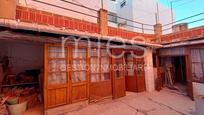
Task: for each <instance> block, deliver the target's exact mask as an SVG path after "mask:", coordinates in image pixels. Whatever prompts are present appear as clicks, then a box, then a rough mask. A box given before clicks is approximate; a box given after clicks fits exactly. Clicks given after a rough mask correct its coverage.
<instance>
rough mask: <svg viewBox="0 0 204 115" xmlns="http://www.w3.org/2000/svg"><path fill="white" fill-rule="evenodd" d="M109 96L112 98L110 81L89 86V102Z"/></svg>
mask: <svg viewBox="0 0 204 115" xmlns="http://www.w3.org/2000/svg"><path fill="white" fill-rule="evenodd" d="M109 96H112V85H111V81H103V82H96V83H91V84H90V99H91V100H98V99H101V98H104V97H109Z"/></svg>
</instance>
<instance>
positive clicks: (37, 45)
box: [0, 0, 204, 112]
mask: <svg viewBox="0 0 204 115" xmlns="http://www.w3.org/2000/svg"><path fill="white" fill-rule="evenodd" d="M78 2H79V1H78ZM98 2H99V1H98ZM65 3H66V4H68V3H69V1H65V0H58V1H52V2H50V1H49V2H48V1H46V0H27V1H24V0H19V1H16V0H10V1H1V3H0V4H1V5H0V17H1V19H0V26H1V28H0V30H1V31H0V41H1V42H0V44H1V45H0V57H5V58H6V59H7V60H9V64H6V65H7V69H8V70H9V71H8V72H4V73H3V75H2V76H1V79H2V81H1V89H2V91H3V93H5V94H6V91H7V90H4V89H6V88H7V87H8V86H9V87H13V86H16V85H21V86H22V87H24V85H25V83H23V84H22V83H19V82H18V81H16V83H15V84H12V82H8V84H4V83H7V82H3V79H7V78H8V77H7V76H8V75H17V74H18V73H21V72H22V71H29V70H33V69H35V70H36V69H37V70H39V71H40V73H39V75H38V77H39V80H37V81H38V82H37V83H35V82H31V83H30V82H28V84H29V85H36V84H37V85H38V86H37V88H38V92H39V94H40V95H41V97H42V100H43V101H42V103H43V104H44V108H45V112H47V111H48V110H49V109H52V108H56V107H58V106H63V105H72V104H75V103H78V102H89V103H91V102H97V101H99V100H102V99H106V98H112V99H117V98H120V97H123V96H125V95H126V91H132V92H136V93H137V92H143V91H148V92H151V91H154V90H155V88H156V89H157V88H159V87H160V85H158V84H160V83H162V82H163V80H162V78H164V76H163V77H162V74H159V73H162V72H156V74H155V73H154V72H155V71H154V69H158V68H161V67H165V65H166V63H167V62H166V59H165V58H162V57H163V56H165V54H163V53H167V51H166V50H173V48H172V47H178V46H175V44H174V43H175V41H174V40H175V39H176V38H177V39H178V40H177V42H178V43H180V42H181V44H179V47H180V45H184V43H183V41H182V40H184V41H185V40H189V39H190V40H192V39H193V38H194V37H195V36H198V35H199V37H197V39H195V41H197V40H198V39H199V40H200V39H201V40H202V38H203V36H204V34H203V33H204V31H203V30H204V29H203V27H201V28H198V29H189V30H186V31H181V32H177V33H171V34H167V35H162V33H161V31H162V27H161V24H156V25H154V24H155V23H152V28H153V29H154V33H153V34H152V33H143V32H135V31H130V30H127V29H125V28H118V27H113V26H112V25H109V24H110V23H109V21H108V15H109V13H108V11H107V10H106V8H108V6H106V4H107V3H108V2H107V3H106V2H103V3H101V4H102V5H99V3H97V2H95V0H94V2H93V1H92V2H91V3H90V0H89V1H88V0H87V1H83V2H82V0H81V2H80V3H76V2H71V3H69V4H70V7H69V6H67V5H65ZM124 4H126V3H124ZM124 4H123V5H124ZM128 4H129V3H128ZM89 5H91V6H89ZM121 5H122V4H121ZM123 5H122V6H123ZM71 6H73V7H74V6H75V7H74V8H73V7H71ZM88 6H89V7H88ZM78 7H80V8H82V9H78ZM123 7H125V6H123ZM5 9H7V10H6V12H5ZM83 9H86V10H83ZM113 9H114V8H113ZM70 12H72V13H73V14H72V13H70ZM92 12H94V13H92ZM95 13H96V14H95ZM82 15H83V16H82ZM126 17H127V16H126ZM140 38H143V40H141V39H140ZM184 38H185V39H184ZM186 38H188V39H186ZM157 39H159V40H158V41H157ZM196 43H197V42H196ZM197 44H198V43H197ZM199 44H201V42H199ZM187 45H189V44H186V45H185V46H182V47H185V48H188V47H187ZM199 48H200V49H202V48H203V47H202V44H201V45H200V47H199ZM175 51H178V50H175ZM175 51H172V52H173V53H176V52H175ZM179 51H180V50H179ZM198 52H202V51H200V50H199V51H197V50H196V51H194V50H193V52H190V50H185V51H184V50H182V48H181V52H180V53H179V54H180V55H181V54H182V53H183V55H184V58H183V59H185V60H183V61H182V62H183V63H184V62H185V64H186V65H187V64H190V66H185V67H186V68H185V67H181V68H182V69H183V68H184V69H185V70H186V72H187V73H186V75H187V78H186V82H187V85H186V87H187V88H188V95H189V96H191V97H193V95H192V92H193V91H194V92H199V91H200V92H199V93H194V96H196V95H201V94H203V92H202V90H200V89H202V87H203V86H202V83H200V82H199V83H200V84H199V85H197V84H198V81H195V80H193V79H192V78H193V76H192V75H196V76H197V75H199V76H198V77H199V81H202V79H201V77H202V75H203V73H202V74H201V70H199V71H195V69H193V67H194V66H195V65H193V64H194V63H197V61H195V62H194V61H191V58H192V54H193V53H196V55H198V54H199V55H200V54H202V53H198ZM185 53H186V54H185ZM167 55H169V56H171V55H170V54H167ZM185 56H186V57H185ZM154 57H155V59H154ZM172 60H173V59H172ZM175 60H176V59H175ZM181 60H182V59H181ZM190 62H192V63H190ZM1 63H2V62H1ZM199 63H200V65H202V63H203V60H202V61H201V59H200V60H199ZM1 65H3V64H1ZM154 67H155V68H154ZM158 70H159V69H158ZM192 70H194V71H193V72H192ZM157 73H158V74H157ZM178 73H179V72H178ZM184 73H185V72H183V73H182V76H184ZM195 78H197V77H195ZM14 79H15V77H14ZM14 81H15V80H14ZM28 84H27V83H26V86H27V85H28ZM195 84H196V85H195ZM5 87H6V88H5ZM7 89H8V88H7ZM197 89H198V90H197Z"/></svg>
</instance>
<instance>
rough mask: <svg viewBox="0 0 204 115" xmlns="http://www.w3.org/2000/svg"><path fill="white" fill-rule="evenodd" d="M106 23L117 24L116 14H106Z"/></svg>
mask: <svg viewBox="0 0 204 115" xmlns="http://www.w3.org/2000/svg"><path fill="white" fill-rule="evenodd" d="M108 21H110V22H113V23H116V24H117V14H116V13H113V12H109V13H108Z"/></svg>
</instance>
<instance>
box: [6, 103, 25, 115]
mask: <svg viewBox="0 0 204 115" xmlns="http://www.w3.org/2000/svg"><path fill="white" fill-rule="evenodd" d="M7 107H8V111H9V115H22V114H23V113H24V112H25V111H26V109H27V101H25V102H23V103H20V104H15V105H7Z"/></svg>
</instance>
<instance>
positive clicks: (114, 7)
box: [107, 0, 118, 27]
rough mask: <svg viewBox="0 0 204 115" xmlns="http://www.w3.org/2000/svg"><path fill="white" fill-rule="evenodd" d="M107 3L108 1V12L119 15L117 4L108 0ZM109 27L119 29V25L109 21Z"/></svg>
mask: <svg viewBox="0 0 204 115" xmlns="http://www.w3.org/2000/svg"><path fill="white" fill-rule="evenodd" d="M107 1H108V4H107V5H108V9H107V10H108V11H110V12H113V13H116V14H117V2H115V1H111V0H107ZM108 25H109V26H111V27H118V25H117V24H115V23H112V22H109V21H108Z"/></svg>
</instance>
